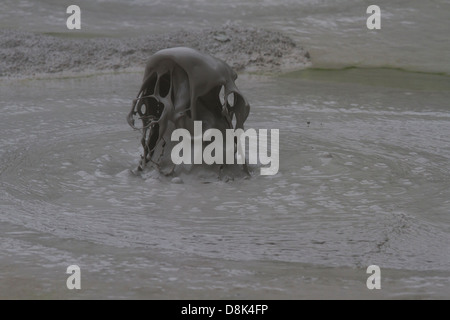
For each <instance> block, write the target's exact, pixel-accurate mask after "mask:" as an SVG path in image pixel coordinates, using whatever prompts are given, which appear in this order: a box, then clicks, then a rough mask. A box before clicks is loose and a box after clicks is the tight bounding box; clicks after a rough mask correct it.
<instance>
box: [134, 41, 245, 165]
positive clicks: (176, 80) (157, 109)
mask: <svg viewBox="0 0 450 320" xmlns="http://www.w3.org/2000/svg"><path fill="white" fill-rule="evenodd" d="M236 79H237V74H236V72H234V71H233V70H232V69H231V67H230V66H228V64H226V63H225V62H224V61H222V60H219V59H216V58H214V57H212V56H210V55H206V54H202V53H200V52H198V51H196V50H194V49H191V48H186V47H178V48H171V49H164V50H161V51H158V52H157V53H155V54H154V55H153V56H152V57H151V58H150V59H149V61H148V63H147V65H146V68H145V73H144V79H143V83H142V86H141V88H140V90H139V93H138V95H137V97H136V99H134V100H133V103H132V107H131V111H130V113H129V114H128V118H127V120H128V123H129V124H130V126H131V127H133V128H134V129H140V130H141V131H142V139H141V143H142V147H143V149H144V150H143V155H142V156H141V161H140V165H139V167H138V170H143V169H144V168H145V167H146V166H147V165H148V164H149V163H151V164H154V165H155V166H156V167H157V168H158V169H160V170H161V171H163V172H164V173H165V174H170V173H173V172H174V170H175V167H176V166H175V165H174V164H173V163H172V162H171V161H170V149H171V147H173V143H171V139H170V137H171V133H172V131H173V130H175V129H178V128H184V129H187V130H188V131H189V132H190V133H191V135H192V134H193V132H194V121H202V129H203V132H204V131H206V130H207V129H211V128H215V129H218V130H220V131H221V132H222V134H225V130H226V129H238V128H240V129H244V122H245V120H246V119H247V116H248V114H249V111H250V106H249V104H248V102H247V100H246V99H245V98H244V96H243V95H242V94H241V92H240V91H239V89H238V88H237V87H236V84H235V80H236ZM136 120H137V121H138V123H139V125H137V124H136ZM203 147H204V146H203ZM167 149H169V150H167ZM243 170H244V171H245V172H247V173H248V168H247V165H246V164H244V165H243Z"/></svg>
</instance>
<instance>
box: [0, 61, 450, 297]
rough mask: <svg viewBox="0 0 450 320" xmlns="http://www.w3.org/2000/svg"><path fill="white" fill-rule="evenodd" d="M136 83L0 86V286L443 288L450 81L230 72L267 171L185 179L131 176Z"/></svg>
mask: <svg viewBox="0 0 450 320" xmlns="http://www.w3.org/2000/svg"><path fill="white" fill-rule="evenodd" d="M140 79H141V75H140V74H135V73H130V74H112V75H98V76H92V77H85V78H71V79H55V80H51V79H47V80H23V81H6V80H4V81H2V82H1V86H0V108H1V118H0V137H1V138H0V146H1V148H0V220H1V224H0V230H1V232H0V237H1V241H0V247H1V250H0V270H1V271H0V283H1V288H2V289H1V290H0V297H1V298H150V299H155V298H193V297H195V298H275V299H277V298H380V297H383V298H399V297H400V298H448V297H449V295H450V280H449V276H450V268H449V261H450V249H449V248H450V236H449V232H450V220H449V211H450V201H449V199H450V196H449V193H450V192H449V190H450V167H449V160H450V138H449V137H450V129H449V128H450V114H449V113H448V101H449V98H450V93H449V92H448V90H447V88H448V87H450V82H449V79H448V77H445V76H439V75H432V74H418V73H408V72H402V71H397V70H391V69H349V70H341V71H336V70H334V71H333V70H329V71H327V70H304V71H300V72H294V73H291V74H285V75H283V76H270V77H263V76H256V75H248V74H247V75H241V76H240V79H239V80H238V86H239V87H240V88H241V90H242V91H243V93H244V94H245V95H246V97H247V98H248V100H249V101H250V104H251V106H252V110H251V113H250V116H249V119H248V123H247V127H253V128H256V129H258V128H269V129H270V128H276V129H280V170H279V173H278V174H277V175H275V176H258V175H257V174H255V175H254V176H253V177H252V178H251V179H246V180H241V179H237V180H235V181H231V182H227V183H225V182H222V181H208V182H209V183H205V181H204V179H202V177H198V176H193V177H187V178H185V179H184V181H183V183H182V184H178V183H172V182H171V180H170V179H167V178H165V177H162V176H160V175H156V174H147V175H144V176H143V177H138V176H135V175H133V174H131V173H130V170H131V169H134V168H135V167H136V166H137V163H138V160H139V155H140V152H141V150H140V148H139V146H140V143H139V139H140V134H139V132H135V131H133V130H132V129H131V128H130V127H128V125H127V123H126V120H125V116H126V114H127V112H128V109H129V106H130V101H131V99H132V97H134V96H135V94H136V90H137V88H138V87H139V82H140ZM72 264H77V265H79V266H80V268H81V272H82V290H80V291H77V292H71V291H69V290H67V288H66V279H67V275H66V274H65V271H66V268H67V266H69V265H72ZM372 264H375V265H379V266H380V268H381V270H382V290H378V291H376V292H373V291H369V290H368V289H367V288H366V279H367V276H368V275H367V274H366V268H367V267H368V266H369V265H372Z"/></svg>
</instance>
